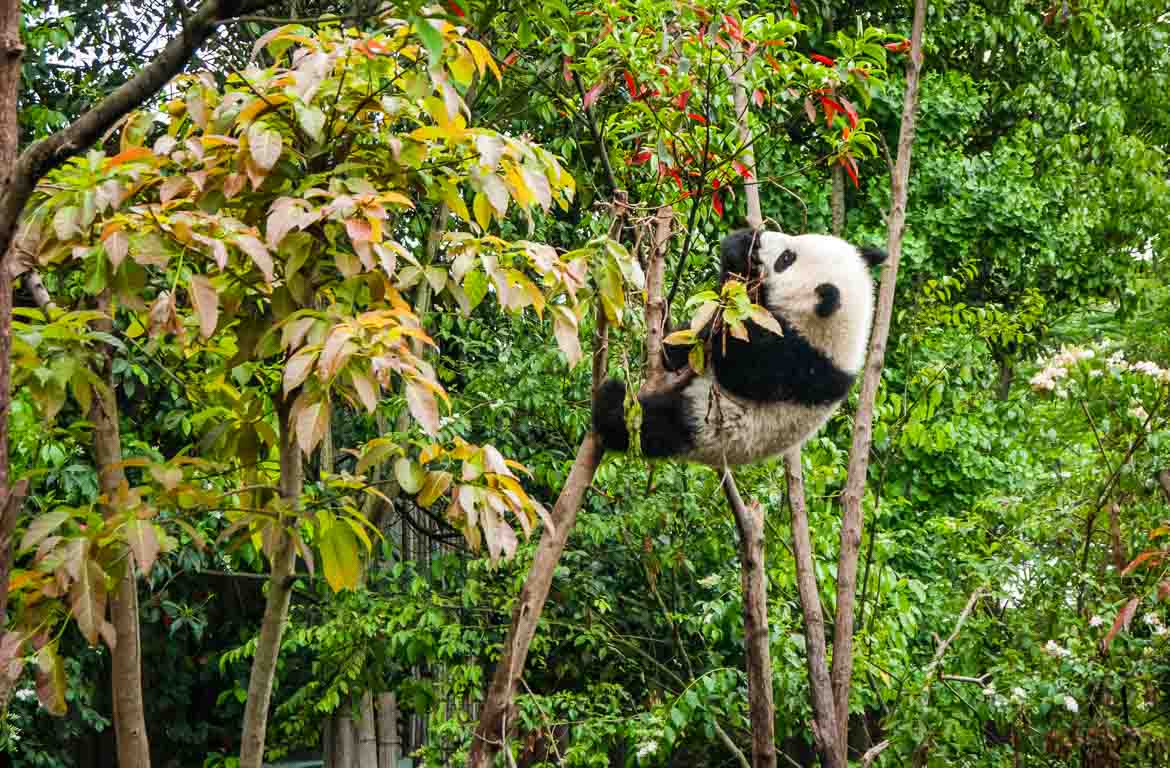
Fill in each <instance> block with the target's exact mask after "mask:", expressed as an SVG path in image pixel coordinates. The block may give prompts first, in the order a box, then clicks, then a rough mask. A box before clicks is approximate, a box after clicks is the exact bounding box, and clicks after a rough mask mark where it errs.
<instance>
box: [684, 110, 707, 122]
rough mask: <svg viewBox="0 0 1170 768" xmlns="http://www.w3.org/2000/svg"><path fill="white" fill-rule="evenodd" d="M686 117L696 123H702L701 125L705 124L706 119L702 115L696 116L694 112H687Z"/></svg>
mask: <svg viewBox="0 0 1170 768" xmlns="http://www.w3.org/2000/svg"><path fill="white" fill-rule="evenodd" d="M687 117H689V118H690V119H692V120H696V121H698V122H700V123H702V124H703V125H706V124H707V118H705V117H703V116H702V115H700V114H697V113H695V112H688V113H687Z"/></svg>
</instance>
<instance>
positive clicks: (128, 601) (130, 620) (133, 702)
mask: <svg viewBox="0 0 1170 768" xmlns="http://www.w3.org/2000/svg"><path fill="white" fill-rule="evenodd" d="M97 309H98V311H99V312H103V313H107V314H108V315H109V317H107V318H103V319H101V320H95V321H94V322H93V324H92V325H93V328H94V330H97V331H100V332H102V333H107V334H108V333H112V332H113V329H114V323H113V312H114V307H113V305H112V303H111V301H110V292H109V290H108V289H107V290H106V291H104V292H103V293H102V294H101V296H99V297H98V301H97ZM103 351H104V355H103V357H102V359H101V362H100V363H99V367H100V370H98V371H97V374H98V377H99V378H100V379H101V380H102V382H103V383H104V384H105V385H106V388H105V389H104V390H103V389H99V388H96V387H95V388H94V392H93V403H92V405H91V406H90V410H89V418H90V421H91V422H92V423H93V454H94V462H95V463H96V464H97V470H98V481H99V484H100V486H101V491H102V494H103V495H104V496H105V497H106V499H107V505H106V506H105V508H104V509H103V510H102V514H103V515H104V516H105V517H107V518H109V517H112V516H113V515H115V514H117V513H118V511H119V510H118V509H117V508H116V507H115V506H114V505H113V503H112V502H113V499H114V498H115V497H116V494H117V493H118V491H119V489H120V488H121V486H122V485H124V484H125V482H126V475H125V473H124V472H123V471H122V438H121V434H120V433H119V429H118V403H117V400H116V399H114V398H111V399H107V398H106V397H105V395H104V394H103V392H104V393H109V394H111V395H112V394H113V393H114V350H113V348H112V347H109V346H105V347H104V349H103ZM125 563H126V567H125V570H124V571H123V572H122V575H121V577H120V578H119V580H118V587H117V591H116V592H115V594H114V598H113V599H112V600H111V601H110V616H111V618H112V619H113V624H114V632H115V634H116V635H117V639H118V642H117V646H116V647H115V648H114V649H113V650H112V651H111V652H110V667H111V683H112V695H113V701H114V733H115V735H116V737H117V743H118V765H119V766H120V768H144V767H145V766H149V765H150V743H149V741H148V740H147V735H146V714H145V711H144V709H143V704H142V648H141V642H140V638H139V634H138V630H139V627H138V584H137V580H136V578H135V571H134V559H133V558H131V557H126V558H125Z"/></svg>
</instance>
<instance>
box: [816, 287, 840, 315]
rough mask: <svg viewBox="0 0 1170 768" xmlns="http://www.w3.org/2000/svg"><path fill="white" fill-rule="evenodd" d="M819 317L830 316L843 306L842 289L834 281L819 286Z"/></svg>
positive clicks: (817, 308) (817, 310)
mask: <svg viewBox="0 0 1170 768" xmlns="http://www.w3.org/2000/svg"><path fill="white" fill-rule="evenodd" d="M817 298H818V299H820V301H818V302H817V307H816V312H817V317H829V316H830V315H832V314H833V313H834V312H836V311H837V310H838V309H840V308H841V291H840V289H838V288H837V286H835V285H833V284H832V283H821V284H820V285H818V286H817Z"/></svg>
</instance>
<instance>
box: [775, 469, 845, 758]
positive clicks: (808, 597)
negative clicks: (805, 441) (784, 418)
mask: <svg viewBox="0 0 1170 768" xmlns="http://www.w3.org/2000/svg"><path fill="white" fill-rule="evenodd" d="M784 475H785V480H786V482H787V485H788V508H789V510H790V511H791V512H792V553H793V555H794V557H795V560H796V587H797V591H798V592H799V594H800V607H801V609H802V610H803V612H804V636H805V649H806V651H807V657H808V686H809V690H810V695H811V697H812V707H813V718H814V724H815V728H814V730H813V739H814V741H815V742H816V747H817V751H819V752H820V753H821V755H822V757H823V759H824V764H825V766H826V768H846V762H845V745H844V743H839V739H838V733H839V731H838V730H837V712H836V708H835V706H834V704H833V687H832V683H831V682H830V680H829V664H828V661H827V660H826V659H825V650H826V646H825V618H824V614H823V613H822V612H821V599H820V595H819V594H818V593H817V577H816V571H815V566H814V563H813V554H812V539H811V537H810V536H809V532H808V512H807V511H806V510H805V505H804V477H803V475H802V468H801V464H800V448H799V447H797V448H792V449H790V450H788V451H786V452H785V453H784Z"/></svg>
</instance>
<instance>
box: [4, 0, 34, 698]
mask: <svg viewBox="0 0 1170 768" xmlns="http://www.w3.org/2000/svg"><path fill="white" fill-rule="evenodd" d="M23 55H24V45H23V44H22V43H21V40H20V2H19V1H18V0H3V2H0V168H3V169H4V170H5V172H6V173H5V176H4V184H3V190H0V195H3V194H6V193H7V190H8V187H9V186H10V185H11V183H12V177H11V169H12V167H13V165H14V164H15V162H16V148H17V144H18V142H19V126H18V124H17V119H16V104H17V94H18V93H19V91H20V62H21V57H22V56H23ZM10 262H11V259H5V260H4V261H3V263H0V639H3V637H4V630H5V628H6V627H7V626H8V578H9V576H10V575H11V573H12V539H13V535H14V534H15V531H16V518H17V516H18V515H19V514H20V509H21V507H22V506H23V503H24V494H25V492H26V491H27V488H28V484H27V483H23V484H20V487H18V488H14V487H10V486H9V479H10V478H9V476H8V413H9V410H10V408H11V394H12V355H11V350H12V273H11V272H10V271H9V270H8V268H7V265H8V264H9V263H10ZM15 684H16V680H10V679H8V676H7V675H6V674H0V712H5V711H7V705H8V695H9V693H10V692H11V690H12V686H13V685H15Z"/></svg>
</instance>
